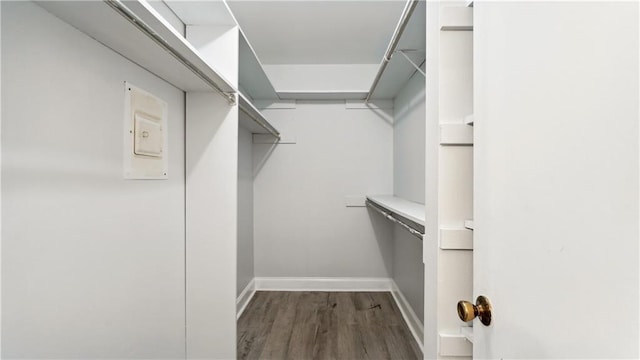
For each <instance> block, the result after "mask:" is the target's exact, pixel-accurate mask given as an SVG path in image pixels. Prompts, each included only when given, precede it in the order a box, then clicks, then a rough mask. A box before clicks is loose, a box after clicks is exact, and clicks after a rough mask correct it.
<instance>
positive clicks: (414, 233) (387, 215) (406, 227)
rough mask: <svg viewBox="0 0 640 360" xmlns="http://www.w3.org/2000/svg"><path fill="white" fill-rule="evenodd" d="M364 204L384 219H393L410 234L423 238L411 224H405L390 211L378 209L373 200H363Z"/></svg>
mask: <svg viewBox="0 0 640 360" xmlns="http://www.w3.org/2000/svg"><path fill="white" fill-rule="evenodd" d="M365 204H366V205H367V207H369V208H370V209H373V210H375V211H377V212H378V213H380V214H381V215H382V216H384V217H385V218H386V219H388V220H391V221H393V222H394V223H396V224H398V225H400V226H402V227H403V228H404V229H405V230H407V231H408V232H410V233H411V235H413V236H415V237H417V238H419V239H420V240H423V239H424V234H423V233H422V232H420V231H418V230H416V229H414V228H412V227H411V226H409V225H407V223H405V222H404V221H402V220H399V219H396V218H395V217H394V216H393V214H392V213H389V212H386V211H384V210H382V209H380V207H378V206H377V205H375V204H374V203H373V202H371V201H369V200H367V201H366V202H365Z"/></svg>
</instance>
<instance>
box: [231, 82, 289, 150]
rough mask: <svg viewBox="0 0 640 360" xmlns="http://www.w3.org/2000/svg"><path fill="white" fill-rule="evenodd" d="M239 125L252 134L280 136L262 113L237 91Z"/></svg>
mask: <svg viewBox="0 0 640 360" xmlns="http://www.w3.org/2000/svg"><path fill="white" fill-rule="evenodd" d="M238 99H239V105H240V113H239V119H240V125H241V126H243V127H245V128H246V129H248V130H249V131H251V132H252V133H253V134H271V135H273V136H274V137H276V138H278V139H279V138H280V132H279V131H278V130H277V129H276V128H275V127H273V125H271V123H269V121H268V120H267V119H266V118H265V117H264V115H262V113H261V112H260V111H259V110H258V109H257V108H256V107H255V106H254V105H253V104H252V103H251V101H249V99H248V98H247V97H246V96H245V95H243V94H242V93H240V92H239V93H238Z"/></svg>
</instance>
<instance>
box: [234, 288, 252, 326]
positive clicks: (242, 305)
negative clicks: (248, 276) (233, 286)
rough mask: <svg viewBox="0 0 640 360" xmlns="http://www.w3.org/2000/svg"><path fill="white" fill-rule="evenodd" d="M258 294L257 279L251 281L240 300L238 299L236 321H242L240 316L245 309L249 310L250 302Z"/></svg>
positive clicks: (241, 294) (239, 296) (239, 297)
mask: <svg viewBox="0 0 640 360" xmlns="http://www.w3.org/2000/svg"><path fill="white" fill-rule="evenodd" d="M255 294H256V282H255V279H253V280H251V281H249V284H247V286H246V287H245V288H244V290H242V292H241V293H240V295H238V298H237V299H236V320H237V319H240V315H242V313H243V312H244V309H246V308H247V305H248V304H249V301H251V299H252V298H253V295H255Z"/></svg>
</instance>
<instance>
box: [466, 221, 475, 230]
mask: <svg viewBox="0 0 640 360" xmlns="http://www.w3.org/2000/svg"><path fill="white" fill-rule="evenodd" d="M464 227H466V228H467V229H469V230H473V220H465V221H464Z"/></svg>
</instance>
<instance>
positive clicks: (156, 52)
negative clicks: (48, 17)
mask: <svg viewBox="0 0 640 360" xmlns="http://www.w3.org/2000/svg"><path fill="white" fill-rule="evenodd" d="M121 3H123V4H125V6H126V7H127V8H128V9H129V11H130V12H131V13H133V14H135V16H136V17H138V18H139V19H140V20H141V22H143V23H144V24H146V26H148V27H149V28H150V29H151V30H152V31H153V32H154V33H156V34H157V35H158V36H160V37H161V38H162V39H163V40H164V41H165V42H166V44H168V45H169V46H170V47H171V48H173V49H175V50H176V51H177V53H178V54H179V55H180V56H181V57H183V58H184V59H186V60H187V61H189V62H191V63H192V64H193V65H195V67H196V68H197V69H198V71H200V72H201V73H202V74H204V75H205V76H206V77H208V78H210V79H211V80H213V81H214V82H215V83H216V84H217V85H218V86H219V87H220V88H221V90H222V91H225V92H232V93H234V92H236V89H235V88H234V87H233V86H232V85H231V83H230V82H229V81H227V80H226V79H225V78H224V77H223V76H222V75H220V74H219V73H218V72H217V71H216V70H214V69H213V68H211V66H209V65H208V64H207V63H206V62H205V60H204V59H203V58H202V57H201V56H200V55H199V53H198V51H197V50H196V49H195V48H194V47H193V46H192V45H191V44H190V43H189V42H188V41H187V40H186V39H185V38H184V37H183V36H182V35H181V34H180V33H178V32H177V31H176V30H175V29H174V28H173V27H172V26H171V25H170V24H169V23H168V22H167V21H166V20H165V19H164V18H162V16H161V15H160V14H159V13H158V12H157V11H156V10H155V9H153V8H152V7H151V5H149V4H148V3H147V2H146V1H139V0H138V1H127V2H121ZM38 5H40V6H42V7H43V8H45V9H46V10H47V11H49V12H51V13H52V14H54V15H55V16H57V17H59V18H60V19H62V20H63V21H65V22H67V23H69V24H70V25H71V26H73V27H75V28H76V29H78V30H80V31H82V32H83V33H85V34H87V35H88V36H90V37H92V38H94V39H95V40H97V41H98V42H100V43H102V44H104V45H105V46H107V47H109V48H111V49H112V50H114V51H115V52H117V53H119V54H120V55H122V56H124V57H125V58H127V59H129V60H131V61H132V62H134V63H136V64H138V65H140V66H141V67H143V68H145V69H147V70H148V71H150V72H151V73H153V74H155V75H157V76H158V77H160V78H162V79H164V80H166V81H167V82H169V83H170V84H172V85H174V86H176V87H177V88H179V89H181V90H183V91H210V90H211V89H212V88H211V86H210V85H209V84H208V83H207V82H206V81H204V80H203V79H202V78H200V77H199V76H198V75H196V74H195V73H194V72H193V71H191V70H190V69H189V68H187V67H186V66H185V65H184V64H183V63H181V62H180V61H178V60H177V59H176V57H175V56H173V55H172V54H171V53H169V52H168V51H167V50H165V49H164V48H163V47H162V46H160V45H159V44H158V43H157V42H156V41H155V40H153V39H151V38H150V37H149V36H148V35H147V34H145V33H144V32H142V31H141V30H140V29H138V28H137V27H136V26H135V25H133V24H132V23H131V22H130V21H129V20H127V19H126V18H125V17H124V16H123V15H121V14H120V13H119V12H118V11H116V10H114V9H113V8H112V7H111V6H109V5H107V3H106V2H104V1H39V2H38Z"/></svg>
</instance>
